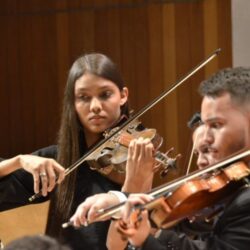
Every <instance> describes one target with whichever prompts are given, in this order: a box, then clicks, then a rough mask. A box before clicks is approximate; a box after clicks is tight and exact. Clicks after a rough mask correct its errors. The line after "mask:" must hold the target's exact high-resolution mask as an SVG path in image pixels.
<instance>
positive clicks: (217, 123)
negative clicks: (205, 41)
mask: <svg viewBox="0 0 250 250" xmlns="http://www.w3.org/2000/svg"><path fill="white" fill-rule="evenodd" d="M200 93H201V95H202V96H203V100H202V105H201V117H202V122H203V125H202V133H201V136H202V143H200V146H199V148H198V152H199V153H203V156H204V152H205V153H206V154H207V155H209V157H210V158H209V159H210V160H212V161H213V163H215V162H218V161H220V160H222V159H224V158H225V157H228V156H230V155H231V154H233V153H235V152H237V151H239V150H241V149H243V148H248V149H249V148H250V69H249V68H242V67H239V68H234V69H225V70H221V71H219V72H218V73H217V74H215V75H213V76H212V77H211V78H210V79H208V80H207V81H204V82H203V83H202V84H201V86H200ZM202 150H203V151H202ZM204 150H205V151H204ZM198 163H199V158H198ZM208 163H209V160H208V161H207V163H206V164H203V165H202V167H205V166H206V165H207V164H208ZM199 165H200V164H199ZM200 166H201V165H200ZM150 199H151V198H150V197H148V196H146V195H143V194H141V195H139V196H135V195H134V196H131V197H129V199H128V201H127V205H126V206H125V208H126V209H125V211H124V216H123V219H124V221H125V222H126V223H127V227H128V230H127V232H126V228H122V230H121V231H123V233H124V234H125V235H126V236H127V237H128V240H129V242H130V244H131V245H132V247H130V248H131V249H137V248H138V249H143V250H147V249H154V250H163V249H164V250H166V249H169V250H170V249H181V250H182V249H183V250H184V249H185V250H191V249H192V250H193V249H202V250H207V249H214V250H216V249H240V250H244V249H249V245H250V213H249V211H250V188H249V187H248V186H242V187H241V188H240V189H239V190H236V191H235V192H234V193H233V194H232V196H231V197H230V198H229V199H228V200H227V201H226V202H225V203H224V206H225V208H224V211H223V213H222V214H221V215H220V216H219V218H218V220H217V222H216V223H215V226H214V228H213V230H212V232H211V233H210V235H209V236H208V237H207V238H206V239H203V240H198V241H197V240H196V241H195V240H192V239H190V238H189V237H187V236H186V235H183V234H182V235H180V234H178V233H176V232H174V231H172V230H167V229H166V230H163V231H162V234H161V235H160V236H159V238H158V239H156V238H155V237H153V236H151V235H150V234H149V228H150V225H149V223H148V220H147V213H143V214H142V218H143V220H142V221H141V223H140V225H139V226H138V227H133V224H131V223H130V218H129V209H130V208H131V207H132V206H133V205H134V204H136V203H145V202H147V201H149V200H150ZM110 237H111V236H110Z"/></svg>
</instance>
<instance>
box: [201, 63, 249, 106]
mask: <svg viewBox="0 0 250 250" xmlns="http://www.w3.org/2000/svg"><path fill="white" fill-rule="evenodd" d="M199 92H200V94H201V95H202V96H210V97H213V98H215V97H218V96H221V95H222V94H223V93H225V92H227V93H229V94H230V96H231V98H232V100H233V101H235V102H236V103H238V104H244V103H247V102H250V68H247V67H235V68H226V69H223V70H220V71H218V72H217V73H215V74H214V75H212V76H211V77H210V78H209V79H207V80H205V81H203V82H202V83H201V84H200V87H199Z"/></svg>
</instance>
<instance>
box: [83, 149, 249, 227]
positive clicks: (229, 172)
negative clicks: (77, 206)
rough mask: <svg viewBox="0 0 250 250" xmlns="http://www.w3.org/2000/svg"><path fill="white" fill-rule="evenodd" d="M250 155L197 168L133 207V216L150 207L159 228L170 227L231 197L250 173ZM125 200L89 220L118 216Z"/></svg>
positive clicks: (152, 219)
mask: <svg viewBox="0 0 250 250" xmlns="http://www.w3.org/2000/svg"><path fill="white" fill-rule="evenodd" d="M249 156H250V150H246V151H244V152H241V153H238V154H236V155H234V156H231V157H229V158H227V159H226V160H223V161H221V162H219V163H217V164H214V165H212V166H208V167H206V168H204V169H201V170H197V171H194V172H193V173H191V174H189V175H188V176H185V177H181V178H178V179H177V180H175V181H172V182H169V183H167V184H164V185H162V186H160V187H159V188H156V189H154V190H152V191H151V192H149V193H148V194H151V195H152V196H153V197H154V199H153V200H152V201H151V202H149V203H147V204H144V205H138V206H136V207H135V208H134V209H133V212H132V213H131V218H138V216H139V214H140V212H141V211H142V210H144V209H147V210H148V211H149V212H150V219H151V221H152V222H153V224H154V225H155V226H157V227H158V228H169V227H171V226H173V225H175V224H176V223H177V222H179V221H180V220H182V219H184V218H187V217H190V216H195V214H196V213H197V212H199V211H201V210H202V209H205V208H207V207H211V206H212V205H215V204H216V203H218V202H220V201H222V200H224V199H226V198H228V197H230V196H231V195H232V194H233V193H234V192H236V191H237V190H238V189H239V188H240V187H242V186H243V185H244V184H246V183H247V184H249V181H248V180H247V179H246V177H247V176H249V174H250V169H249V167H248V166H247V165H246V164H245V162H244V161H242V159H243V158H245V157H249ZM124 204H125V202H123V203H121V204H118V205H116V206H114V207H110V208H107V209H103V210H100V211H99V215H98V216H97V217H96V218H95V219H94V220H93V221H90V222H88V223H93V222H96V221H100V220H103V219H104V218H108V217H112V216H113V215H116V216H117V212H119V211H120V210H121V209H122V207H123V206H124Z"/></svg>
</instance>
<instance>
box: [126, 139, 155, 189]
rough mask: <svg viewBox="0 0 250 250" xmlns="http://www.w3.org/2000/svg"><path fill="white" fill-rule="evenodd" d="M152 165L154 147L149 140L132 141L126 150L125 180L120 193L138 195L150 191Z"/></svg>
mask: <svg viewBox="0 0 250 250" xmlns="http://www.w3.org/2000/svg"><path fill="white" fill-rule="evenodd" d="M154 165H155V159H154V147H153V144H152V143H151V142H150V140H149V139H143V138H139V139H135V140H132V141H131V142H130V144H129V148H128V159H127V164H126V178H125V181H124V185H123V187H122V191H125V192H129V193H139V192H147V191H149V190H151V187H152V182H153V177H154Z"/></svg>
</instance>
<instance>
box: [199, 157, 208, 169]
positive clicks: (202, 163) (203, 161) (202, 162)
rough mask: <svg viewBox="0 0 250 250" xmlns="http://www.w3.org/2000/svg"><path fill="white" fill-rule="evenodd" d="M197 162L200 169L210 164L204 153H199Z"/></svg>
mask: <svg viewBox="0 0 250 250" xmlns="http://www.w3.org/2000/svg"><path fill="white" fill-rule="evenodd" d="M196 164H197V166H198V168H199V169H202V168H205V167H207V166H208V165H209V162H208V159H207V158H206V157H205V156H204V155H203V154H199V156H198V159H197V162H196Z"/></svg>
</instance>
